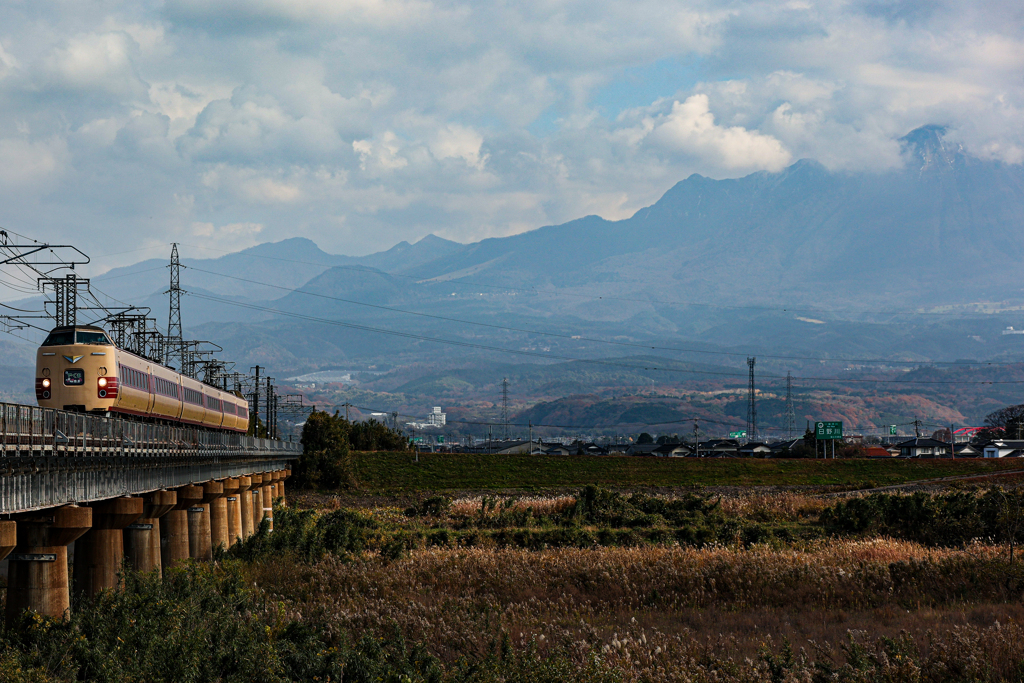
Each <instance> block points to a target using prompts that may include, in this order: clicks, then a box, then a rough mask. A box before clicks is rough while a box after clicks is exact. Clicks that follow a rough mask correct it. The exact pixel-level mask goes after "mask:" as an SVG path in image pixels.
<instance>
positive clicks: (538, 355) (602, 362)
mask: <svg viewBox="0 0 1024 683" xmlns="http://www.w3.org/2000/svg"><path fill="white" fill-rule="evenodd" d="M188 295H189V296H194V297H196V298H199V299H205V300H207V301H216V302H218V303H222V304H227V305H229V306H236V307H238V308H245V309H249V310H254V311H262V312H264V313H274V314H276V315H281V316H284V317H288V318H295V319H298V320H306V321H309V322H315V323H320V324H324V325H332V326H336V327H344V328H348V329H353V330H360V331H363V332H371V333H375V334H386V335H391V336H395V337H403V338H405V339H415V340H418V341H429V342H435V343H438V344H447V345H450V346H459V347H463V348H473V349H480V350H484V351H497V352H499V353H507V354H513V355H519V356H532V357H536V358H545V359H547V360H563V361H574V362H577V363H589V364H592V365H605V366H609V367H621V368H628V369H630V370H636V371H646V372H674V373H682V374H691V375H710V376H720V377H737V378H739V377H743V375H742V374H740V373H735V372H717V371H711V370H687V369H682V368H665V367H658V366H640V365H633V364H629V363H623V362H618V361H611V360H601V359H596V358H578V357H575V356H565V355H560V354H552V353H542V352H539V351H526V350H523V349H507V348H502V347H499V346H490V345H488V344H479V343H475V342H465V341H457V340H454V339H442V338H438V337H429V336H427V335H422V334H414V333H412V332H400V331H397V330H388V329H384V328H379V327H371V326H369V325H358V324H356V323H346V322H344V321H341V320H332V319H330V318H321V317H318V316H312V315H306V314H303V313H294V312H291V311H282V310H280V309H277V308H270V307H269V306H259V305H257V304H250V303H245V302H241V301H232V300H230V299H224V298H221V297H216V296H210V295H208V294H200V293H197V292H189V293H188ZM657 360H661V361H668V362H674V361H672V359H669V358H658V359H657ZM762 378H763V379H779V380H781V379H785V378H784V377H783V376H781V375H762ZM793 379H797V380H804V381H807V382H815V383H821V382H839V383H847V382H856V383H867V384H908V385H909V384H960V385H970V384H978V385H994V384H1024V380H1002V381H995V380H993V381H983V382H977V381H974V382H970V381H955V380H899V379H867V378H852V377H843V378H840V377H794V378H793Z"/></svg>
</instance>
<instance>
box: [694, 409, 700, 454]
mask: <svg viewBox="0 0 1024 683" xmlns="http://www.w3.org/2000/svg"><path fill="white" fill-rule="evenodd" d="M693 454H694V455H695V456H696V457H698V458H699V457H700V437H699V436H698V431H697V418H693Z"/></svg>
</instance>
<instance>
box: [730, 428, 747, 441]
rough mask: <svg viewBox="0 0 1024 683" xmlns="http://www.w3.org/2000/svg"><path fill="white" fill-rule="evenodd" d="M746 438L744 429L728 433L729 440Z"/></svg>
mask: <svg viewBox="0 0 1024 683" xmlns="http://www.w3.org/2000/svg"><path fill="white" fill-rule="evenodd" d="M746 436H747V430H746V429H744V430H743V431H740V432H729V438H730V439H743V438H746Z"/></svg>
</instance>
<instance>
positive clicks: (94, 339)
mask: <svg viewBox="0 0 1024 683" xmlns="http://www.w3.org/2000/svg"><path fill="white" fill-rule="evenodd" d="M75 341H76V342H77V343H79V344H103V345H104V346H110V340H109V339H107V335H105V334H103V333H102V332H87V331H85V330H78V331H77V332H76V333H75Z"/></svg>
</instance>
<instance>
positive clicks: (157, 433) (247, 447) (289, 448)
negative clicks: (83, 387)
mask: <svg viewBox="0 0 1024 683" xmlns="http://www.w3.org/2000/svg"><path fill="white" fill-rule="evenodd" d="M301 450H302V447H301V446H300V445H299V444H297V443H293V442H288V441H277V440H274V439H261V438H257V437H252V436H247V435H243V434H237V433H232V432H215V431H212V430H209V429H204V428H199V427H190V426H171V425H160V424H146V423H142V422H136V421H134V420H129V419H125V418H121V417H104V416H99V415H88V414H85V413H75V412H70V411H65V410H55V409H53V408H40V407H37V406H26V405H18V404H13V403H0V454H2V456H3V457H11V456H15V455H35V456H41V455H52V456H62V457H73V456H82V455H124V456H134V457H138V456H147V455H189V454H193V455H198V454H199V453H200V452H202V451H217V452H218V453H221V454H222V456H223V454H226V453H231V452H237V453H239V454H242V453H245V452H247V451H250V452H251V451H286V452H294V454H295V457H298V454H299V453H300V452H301Z"/></svg>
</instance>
